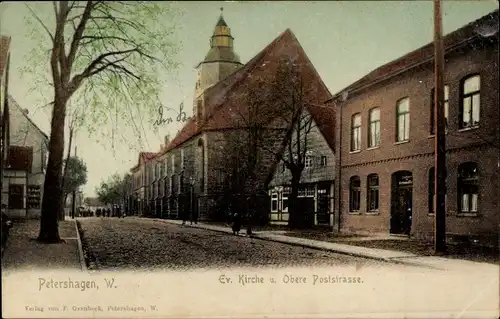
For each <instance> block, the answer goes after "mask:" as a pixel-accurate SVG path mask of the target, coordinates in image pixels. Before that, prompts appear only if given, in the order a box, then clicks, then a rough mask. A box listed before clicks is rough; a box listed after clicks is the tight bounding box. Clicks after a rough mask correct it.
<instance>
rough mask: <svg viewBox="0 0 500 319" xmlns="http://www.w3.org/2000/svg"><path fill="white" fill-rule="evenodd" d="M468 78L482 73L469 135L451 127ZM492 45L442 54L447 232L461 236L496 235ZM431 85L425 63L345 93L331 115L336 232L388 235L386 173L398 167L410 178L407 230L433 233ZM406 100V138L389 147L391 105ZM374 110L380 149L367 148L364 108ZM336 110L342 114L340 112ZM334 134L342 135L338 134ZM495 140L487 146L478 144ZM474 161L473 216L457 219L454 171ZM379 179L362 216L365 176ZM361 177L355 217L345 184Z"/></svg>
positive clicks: (495, 92)
mask: <svg viewBox="0 0 500 319" xmlns="http://www.w3.org/2000/svg"><path fill="white" fill-rule="evenodd" d="M471 74H479V75H480V76H481V108H480V125H479V127H478V128H475V129H471V130H460V129H459V127H458V123H459V121H458V119H459V106H460V99H461V98H460V83H461V80H462V79H463V78H464V77H466V76H468V75H471ZM498 81H499V78H498V46H496V47H495V46H491V45H490V46H485V47H478V46H476V48H475V49H471V48H466V49H463V50H461V51H460V52H454V53H452V54H447V55H446V68H445V75H444V82H445V84H446V85H448V86H449V119H448V133H447V135H446V139H447V142H446V148H447V173H448V177H447V189H448V193H447V196H448V200H447V215H448V217H447V231H448V232H450V233H461V234H468V233H473V234H491V233H498V228H497V226H495V225H498V223H499V214H498V213H499V206H498V198H499V196H500V193H499V191H498V189H499V187H500V185H499V166H498V163H499V161H500V154H499V148H498V141H499V136H500V133H499V106H498V105H499V104H498V94H499V92H498ZM433 86H434V79H433V69H432V64H431V63H427V64H426V65H423V66H421V67H418V68H416V69H413V70H411V71H408V72H405V73H403V74H401V75H399V76H396V77H393V78H391V79H389V80H386V81H384V82H382V83H380V84H378V85H376V86H372V87H370V88H368V89H366V90H365V91H364V92H360V93H358V94H354V95H353V94H350V95H349V96H348V99H347V101H346V102H343V103H339V112H338V114H341V116H338V118H337V128H338V130H337V134H336V135H337V137H336V145H337V147H336V149H340V152H341V158H340V162H339V165H340V166H338V167H337V171H338V170H339V168H340V170H341V177H340V187H341V188H340V189H338V191H340V194H341V196H342V197H341V198H342V200H341V202H340V203H339V204H340V205H341V212H342V216H341V218H342V219H341V227H342V229H344V230H354V231H370V232H383V233H387V232H388V230H389V218H390V213H391V212H390V211H391V175H392V173H394V172H396V171H399V170H408V171H410V172H412V174H413V199H412V202H413V221H412V233H413V234H415V235H418V236H423V237H429V236H432V232H433V216H429V215H428V212H429V208H428V172H429V169H430V168H431V167H433V166H434V162H433V161H434V155H433V151H434V149H433V148H434V138H433V136H431V134H430V121H431V114H430V110H431V107H430V106H431V98H432V96H431V90H432V88H433ZM403 97H409V99H410V137H409V141H408V142H405V143H396V142H395V136H396V131H395V129H396V125H395V122H396V103H397V101H398V100H399V99H400V98H403ZM373 107H380V111H381V136H380V146H379V147H377V148H374V149H367V141H368V134H367V131H368V111H369V110H370V109H371V108H373ZM340 108H341V110H340ZM358 112H359V113H360V114H361V116H362V127H361V132H362V133H361V136H362V138H361V150H360V151H359V152H351V151H350V135H351V132H350V127H351V123H350V122H351V117H352V115H353V114H355V113H358ZM340 130H341V131H340ZM485 140H489V141H490V142H493V143H497V146H496V147H494V146H492V145H490V144H488V143H486V142H485ZM468 161H473V162H476V163H477V164H478V167H479V180H480V186H479V194H480V195H479V213H478V214H477V215H476V216H468V217H465V216H460V214H457V207H458V198H457V197H458V195H457V169H458V165H459V164H460V163H464V162H468ZM371 173H377V174H378V175H379V185H380V186H379V187H380V188H379V189H380V202H379V211H378V212H377V213H376V214H370V215H369V214H366V192H367V189H366V177H367V176H368V174H371ZM354 175H357V176H359V177H360V179H361V207H360V212H359V214H350V213H349V212H348V209H349V205H348V193H349V179H350V177H351V176H354Z"/></svg>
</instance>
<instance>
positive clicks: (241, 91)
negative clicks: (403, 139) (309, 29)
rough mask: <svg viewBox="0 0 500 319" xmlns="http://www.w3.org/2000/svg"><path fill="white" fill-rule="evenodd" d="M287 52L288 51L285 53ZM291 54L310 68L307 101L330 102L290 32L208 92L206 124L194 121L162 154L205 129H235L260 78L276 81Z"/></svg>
mask: <svg viewBox="0 0 500 319" xmlns="http://www.w3.org/2000/svg"><path fill="white" fill-rule="evenodd" d="M287 49H288V50H289V51H288V52H287V51H285V50H287ZM290 49H291V50H290ZM291 52H293V54H294V55H295V57H296V58H297V59H298V61H300V62H301V64H302V65H304V66H307V67H308V68H306V69H304V70H305V71H304V73H307V74H306V75H305V81H304V83H307V85H309V87H310V88H312V89H311V90H309V91H308V93H306V99H307V100H308V101H310V102H315V101H317V102H323V101H325V100H327V99H329V98H330V97H331V94H330V92H329V91H328V88H327V87H326V85H325V84H324V82H323V81H322V80H321V78H320V76H319V74H318V73H317V71H316V70H315V69H314V66H313V65H312V64H311V62H310V60H309V59H308V58H307V55H306V54H305V52H304V50H303V48H302V47H301V45H300V43H299V42H298V40H297V38H296V37H295V35H294V34H293V32H292V31H291V30H290V29H286V30H285V31H284V32H283V33H282V34H281V35H280V36H279V37H277V38H276V39H274V40H273V41H272V42H271V43H270V44H268V45H267V46H266V47H265V48H264V49H263V50H262V51H261V52H259V53H258V54H257V55H256V56H254V57H253V58H252V59H251V60H250V61H249V62H248V63H246V64H245V65H244V66H243V67H242V68H240V69H239V70H237V71H235V72H234V73H233V74H231V75H230V76H228V77H227V78H226V79H224V80H222V81H220V82H219V83H217V84H216V85H214V86H213V87H211V88H209V89H207V90H206V91H205V93H204V99H205V110H206V113H207V119H206V120H205V122H204V123H203V124H202V125H197V123H196V118H194V117H193V118H191V119H190V120H189V121H188V122H187V123H186V124H185V125H184V127H183V128H182V130H181V131H180V132H179V133H178V134H177V135H176V136H175V138H174V139H173V140H172V141H171V142H170V144H169V145H168V146H167V147H166V148H165V150H164V151H163V152H162V153H165V152H167V151H169V150H171V149H173V148H175V147H177V146H179V145H181V144H182V143H184V142H186V141H188V140H189V139H191V138H193V137H194V136H196V135H197V134H199V133H200V132H201V131H203V130H221V129H227V128H235V123H234V121H233V120H232V118H233V115H234V114H235V113H238V114H243V113H245V110H248V107H247V105H246V103H245V102H244V100H245V99H244V98H242V97H243V96H244V95H245V94H246V93H248V92H249V91H251V90H252V89H255V88H256V85H258V84H259V81H256V79H261V80H262V79H269V82H270V81H272V77H273V76H274V75H275V73H276V70H277V67H278V62H279V60H280V58H282V57H283V56H284V55H286V54H288V55H291V54H292V53H291ZM243 84H244V85H243ZM162 153H160V154H162Z"/></svg>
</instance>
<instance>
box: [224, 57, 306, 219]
mask: <svg viewBox="0 0 500 319" xmlns="http://www.w3.org/2000/svg"><path fill="white" fill-rule="evenodd" d="M304 87H305V85H304V81H303V78H302V74H301V70H300V65H298V64H296V63H295V62H294V61H293V60H291V59H283V60H281V61H280V63H279V66H278V69H277V72H276V74H275V76H274V77H273V78H272V79H262V80H261V81H259V82H258V83H257V85H255V84H254V86H253V87H252V88H251V89H250V90H248V93H247V94H246V96H245V101H246V105H247V107H246V108H245V109H244V110H239V111H238V110H234V111H232V112H231V116H232V119H233V123H236V124H237V125H236V126H239V127H241V128H244V130H241V131H239V134H231V135H230V140H229V141H228V142H227V143H226V147H225V149H226V152H225V153H226V154H229V153H231V154H233V155H232V156H231V157H230V158H231V159H232V161H231V164H230V165H227V167H228V170H229V171H230V174H228V175H229V176H230V179H232V180H233V183H232V184H231V183H228V185H232V187H234V186H235V184H236V185H238V187H240V188H244V189H246V191H247V193H248V194H255V193H257V192H258V191H263V190H265V187H267V185H264V184H263V183H262V182H263V181H265V178H263V176H262V175H261V174H263V173H267V171H266V170H262V168H263V164H264V163H263V162H264V161H263V160H264V159H265V158H267V159H269V158H272V159H273V160H274V162H275V163H276V162H277V161H281V162H283V163H284V165H285V166H286V168H287V169H288V170H289V171H290V173H291V180H290V186H291V194H290V195H289V207H288V212H289V216H290V217H289V226H290V227H291V228H297V227H301V226H303V222H304V219H302V216H301V213H302V212H301V211H300V209H299V205H298V191H299V186H300V179H301V176H302V172H303V170H304V167H305V161H306V158H307V153H308V150H309V139H310V132H311V130H312V128H313V123H314V121H313V119H312V117H311V115H310V114H309V112H308V111H307V98H306V97H307V92H305V89H304ZM235 154H238V155H235ZM264 165H266V164H264ZM267 165H268V166H269V164H267ZM234 174H237V176H234ZM259 175H261V176H259ZM236 181H237V182H236ZM241 184H243V186H242V185H241Z"/></svg>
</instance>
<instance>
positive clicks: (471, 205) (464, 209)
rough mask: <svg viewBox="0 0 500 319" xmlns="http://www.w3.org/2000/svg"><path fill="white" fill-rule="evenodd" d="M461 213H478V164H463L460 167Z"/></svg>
mask: <svg viewBox="0 0 500 319" xmlns="http://www.w3.org/2000/svg"><path fill="white" fill-rule="evenodd" d="M458 196H459V198H458V201H459V212H461V213H477V206H478V196H479V174H478V168H477V164H476V163H472V162H469V163H463V164H461V165H460V166H459V167H458Z"/></svg>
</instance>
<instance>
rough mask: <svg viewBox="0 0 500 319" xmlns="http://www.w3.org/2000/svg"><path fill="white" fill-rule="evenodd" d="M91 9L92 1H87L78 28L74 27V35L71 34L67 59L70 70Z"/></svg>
mask: <svg viewBox="0 0 500 319" xmlns="http://www.w3.org/2000/svg"><path fill="white" fill-rule="evenodd" d="M92 7H93V4H92V1H87V5H86V6H85V10H84V11H83V14H82V18H81V19H80V23H78V27H76V30H75V33H74V34H73V40H71V46H70V49H69V53H68V59H67V63H68V66H69V67H70V68H71V66H72V65H73V61H74V60H75V56H76V52H77V51H78V45H79V44H80V40H81V38H82V36H83V32H84V31H85V26H86V24H87V21H88V20H89V18H90V14H91V12H92Z"/></svg>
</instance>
